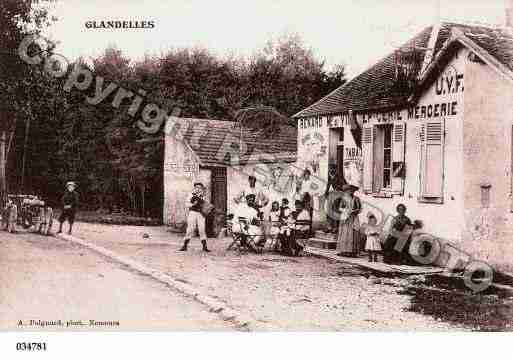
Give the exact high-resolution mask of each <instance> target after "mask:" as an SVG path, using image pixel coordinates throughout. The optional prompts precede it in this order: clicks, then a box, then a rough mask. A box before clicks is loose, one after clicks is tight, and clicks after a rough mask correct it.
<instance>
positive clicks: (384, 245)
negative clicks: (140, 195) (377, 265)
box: [181, 170, 422, 264]
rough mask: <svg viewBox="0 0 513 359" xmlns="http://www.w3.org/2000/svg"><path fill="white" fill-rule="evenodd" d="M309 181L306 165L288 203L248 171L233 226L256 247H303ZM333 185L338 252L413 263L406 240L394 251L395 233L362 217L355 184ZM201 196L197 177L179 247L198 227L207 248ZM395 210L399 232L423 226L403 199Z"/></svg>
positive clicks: (291, 251)
mask: <svg viewBox="0 0 513 359" xmlns="http://www.w3.org/2000/svg"><path fill="white" fill-rule="evenodd" d="M309 181H310V171H309V170H305V171H304V173H303V176H302V178H301V181H299V182H298V183H299V184H300V185H298V186H297V187H296V191H295V196H294V197H293V198H294V199H293V205H290V200H289V199H288V198H282V199H281V201H279V200H273V201H271V200H270V199H269V193H266V191H265V190H264V189H262V188H258V187H257V186H256V182H257V180H256V178H255V177H254V176H249V177H248V185H247V186H245V187H244V188H243V189H242V190H241V191H240V192H239V193H237V195H236V196H235V197H234V198H233V201H234V203H235V206H234V210H233V214H232V227H231V230H232V232H233V233H235V234H243V235H244V236H247V237H250V238H251V239H253V241H254V243H255V245H256V246H260V247H263V246H265V243H266V241H267V240H268V239H269V238H271V237H272V238H277V239H278V240H277V241H275V243H276V244H277V247H276V248H275V249H277V250H280V251H281V252H282V253H283V254H285V255H298V254H299V253H300V252H301V250H302V249H303V247H304V245H303V244H302V243H301V242H300V241H298V239H300V238H306V237H309V235H311V230H312V215H313V213H312V212H313V206H312V196H311V195H310V193H309V188H310V187H309ZM333 187H334V189H335V190H337V191H338V192H339V193H341V195H340V196H336V197H337V200H336V201H334V202H333V204H332V205H334V207H335V208H334V209H336V211H334V212H333V213H335V216H333V213H332V214H331V216H329V218H330V219H331V221H330V228H328V229H327V231H328V232H333V233H336V235H337V254H338V255H339V256H349V257H357V256H359V255H360V254H361V252H362V251H365V252H367V253H368V256H369V261H370V262H376V261H378V254H379V253H382V254H383V261H384V262H385V263H390V264H392V263H412V260H411V258H410V257H409V254H408V243H406V246H405V248H403V249H402V250H401V251H398V250H397V248H396V243H397V240H398V239H397V238H395V237H394V235H393V234H384V233H383V232H382V227H381V226H378V219H377V218H376V216H375V215H374V214H373V213H371V212H369V213H368V214H367V222H366V223H360V219H359V218H360V213H361V211H362V204H361V201H360V199H359V198H358V197H357V196H356V195H355V192H356V191H357V190H358V187H357V186H354V185H351V184H348V183H344V184H343V185H335V186H333ZM328 191H329V187H328V189H327V192H328ZM204 202H205V186H204V185H203V184H202V183H200V182H197V183H195V184H194V190H193V192H192V193H191V195H190V196H189V198H188V200H187V206H188V207H189V215H188V218H187V231H186V235H185V238H184V243H183V246H182V248H181V250H182V251H186V250H187V246H188V244H189V242H190V240H191V237H192V236H193V234H194V232H195V230H196V229H197V230H198V232H199V236H200V239H201V243H202V245H203V250H204V251H206V252H209V251H210V250H209V249H208V248H207V236H206V231H205V215H204V214H203V213H202V206H203V204H204ZM269 203H271V206H270V209H269V210H264V209H265V208H266V207H267V206H268V205H269ZM396 211H397V215H396V216H395V217H394V219H393V221H392V224H391V228H392V229H395V230H396V231H399V232H400V231H403V230H404V228H405V226H412V229H413V230H414V231H415V230H419V229H420V228H421V227H422V224H421V222H420V221H415V222H413V223H412V221H411V220H410V219H409V218H408V217H407V216H406V206H405V205H404V204H399V205H398V206H397V208H396ZM244 236H243V237H244Z"/></svg>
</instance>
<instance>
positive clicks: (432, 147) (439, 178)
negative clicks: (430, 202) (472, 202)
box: [420, 119, 445, 200]
mask: <svg viewBox="0 0 513 359" xmlns="http://www.w3.org/2000/svg"><path fill="white" fill-rule="evenodd" d="M444 135H445V123H444V120H443V119H442V120H437V121H426V122H425V123H423V124H421V128H420V155H421V166H420V196H421V197H422V198H425V199H439V200H442V198H443V181H444V163H443V157H444V156H443V155H444V146H443V145H444Z"/></svg>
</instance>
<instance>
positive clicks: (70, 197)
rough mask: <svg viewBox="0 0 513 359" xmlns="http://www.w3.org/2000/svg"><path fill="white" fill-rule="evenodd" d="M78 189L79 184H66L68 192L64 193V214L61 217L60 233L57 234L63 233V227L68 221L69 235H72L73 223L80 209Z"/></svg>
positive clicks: (62, 200)
mask: <svg viewBox="0 0 513 359" xmlns="http://www.w3.org/2000/svg"><path fill="white" fill-rule="evenodd" d="M76 188H77V184H76V183H75V182H73V181H69V182H67V183H66V191H64V195H63V196H62V199H61V203H62V212H61V215H60V217H59V231H58V232H57V234H59V233H62V225H63V223H64V221H66V220H68V223H69V231H68V234H71V230H72V229H73V223H74V222H75V213H76V211H77V207H78V194H77V192H75V189H76Z"/></svg>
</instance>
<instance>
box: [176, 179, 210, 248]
mask: <svg viewBox="0 0 513 359" xmlns="http://www.w3.org/2000/svg"><path fill="white" fill-rule="evenodd" d="M204 201H205V186H204V185H203V183H201V182H196V183H194V189H193V191H192V193H191V194H190V195H189V197H188V198H187V202H186V206H187V207H188V208H189V214H188V216H187V230H186V232H185V238H184V242H183V246H182V248H180V251H186V250H187V246H188V245H189V242H190V241H191V238H192V236H194V231H195V230H196V228H198V233H199V237H200V239H201V244H202V245H203V251H205V252H210V250H209V249H208V248H207V233H206V230H205V217H204V216H203V214H202V213H201V207H202V205H203V202H204Z"/></svg>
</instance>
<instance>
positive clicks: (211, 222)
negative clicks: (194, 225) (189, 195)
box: [207, 167, 228, 237]
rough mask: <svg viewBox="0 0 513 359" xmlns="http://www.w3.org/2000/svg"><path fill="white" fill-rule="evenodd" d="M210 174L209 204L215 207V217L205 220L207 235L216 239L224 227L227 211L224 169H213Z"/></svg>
mask: <svg viewBox="0 0 513 359" xmlns="http://www.w3.org/2000/svg"><path fill="white" fill-rule="evenodd" d="M211 173H212V176H211V186H210V188H211V189H212V197H211V203H212V204H213V205H214V207H215V215H212V216H209V219H207V222H208V223H207V235H208V236H209V237H216V236H217V235H218V234H219V231H221V229H222V227H223V226H224V218H225V215H226V211H227V210H228V208H227V207H228V202H227V198H228V194H227V179H226V168H225V167H213V168H212V172H211Z"/></svg>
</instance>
